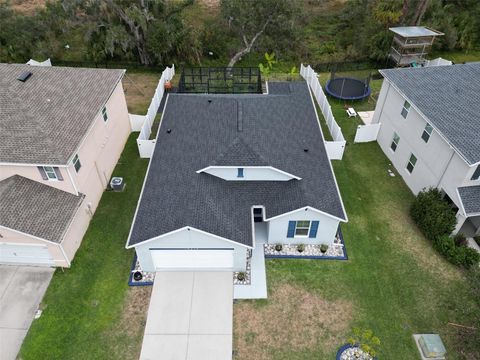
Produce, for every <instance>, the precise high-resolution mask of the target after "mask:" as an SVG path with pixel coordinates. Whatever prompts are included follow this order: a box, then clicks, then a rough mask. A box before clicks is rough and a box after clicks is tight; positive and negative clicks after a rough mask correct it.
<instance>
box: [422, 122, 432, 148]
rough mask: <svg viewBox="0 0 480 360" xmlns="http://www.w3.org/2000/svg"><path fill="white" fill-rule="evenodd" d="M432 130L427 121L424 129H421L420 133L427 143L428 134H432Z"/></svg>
mask: <svg viewBox="0 0 480 360" xmlns="http://www.w3.org/2000/svg"><path fill="white" fill-rule="evenodd" d="M432 131H433V127H432V125H430V124H429V123H427V125H425V129H424V130H423V133H422V139H423V141H425V142H426V143H428V140H430V135H432Z"/></svg>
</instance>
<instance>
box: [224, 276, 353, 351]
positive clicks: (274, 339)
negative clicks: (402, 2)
mask: <svg viewBox="0 0 480 360" xmlns="http://www.w3.org/2000/svg"><path fill="white" fill-rule="evenodd" d="M352 313H353V306H352V304H351V303H349V302H347V301H344V300H338V301H327V300H325V299H323V298H322V297H321V296H320V295H318V294H314V293H310V292H307V291H305V290H303V289H301V288H299V287H295V286H291V285H289V284H283V285H280V286H277V287H276V289H275V290H274V291H273V293H272V294H271V296H270V297H269V299H268V301H267V304H266V305H263V306H257V305H256V304H255V302H251V301H245V302H241V303H239V304H236V305H235V306H234V317H233V320H234V335H235V340H234V341H235V343H234V348H235V350H236V353H237V357H236V358H238V359H257V360H264V359H271V353H272V350H281V349H288V350H289V351H291V350H294V351H302V350H308V349H310V350H312V349H315V348H316V347H319V346H320V347H322V349H323V350H324V351H331V350H333V349H334V348H335V347H336V346H338V344H340V342H341V341H342V340H343V339H344V336H345V333H346V331H347V330H348V328H349V324H350V320H351V318H352Z"/></svg>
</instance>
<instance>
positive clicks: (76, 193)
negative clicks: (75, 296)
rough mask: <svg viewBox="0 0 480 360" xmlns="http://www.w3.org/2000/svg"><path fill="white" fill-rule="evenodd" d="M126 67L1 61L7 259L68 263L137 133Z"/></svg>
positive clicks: (1, 243) (0, 236)
mask: <svg viewBox="0 0 480 360" xmlns="http://www.w3.org/2000/svg"><path fill="white" fill-rule="evenodd" d="M124 72H125V71H124V70H106V69H83V68H66V67H37V66H29V65H18V64H0V133H1V135H2V137H1V139H0V263H1V264H26V265H48V266H62V267H68V266H70V262H71V260H72V259H73V256H74V254H75V251H76V250H77V249H78V247H79V245H80V242H81V240H82V237H83V235H84V233H85V231H86V229H87V227H88V223H89V221H90V218H91V216H92V214H93V213H94V212H95V209H96V207H97V205H98V202H99V201H100V198H101V196H102V193H103V190H104V189H105V188H106V186H107V184H108V183H109V180H110V176H111V174H112V171H113V169H114V167H115V164H116V163H117V160H118V158H119V156H120V154H121V152H122V150H123V147H124V145H125V142H126V140H127V138H128V135H129V134H130V132H131V129H130V123H129V118H128V111H127V104H126V101H125V95H124V92H123V88H122V83H121V80H122V78H123V75H124ZM19 79H21V80H19ZM99 240H101V239H99Z"/></svg>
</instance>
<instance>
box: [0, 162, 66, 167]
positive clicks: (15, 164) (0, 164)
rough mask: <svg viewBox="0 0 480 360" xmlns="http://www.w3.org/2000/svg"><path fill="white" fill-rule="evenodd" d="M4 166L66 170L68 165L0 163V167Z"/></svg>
mask: <svg viewBox="0 0 480 360" xmlns="http://www.w3.org/2000/svg"><path fill="white" fill-rule="evenodd" d="M2 165H5V166H32V167H37V166H52V167H58V168H67V167H68V164H66V165H65V164H62V165H58V164H29V163H9V162H0V166H2Z"/></svg>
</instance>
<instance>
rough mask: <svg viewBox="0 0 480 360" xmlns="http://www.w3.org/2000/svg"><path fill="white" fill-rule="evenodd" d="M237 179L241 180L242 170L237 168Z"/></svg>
mask: <svg viewBox="0 0 480 360" xmlns="http://www.w3.org/2000/svg"><path fill="white" fill-rule="evenodd" d="M237 178H243V168H237Z"/></svg>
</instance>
